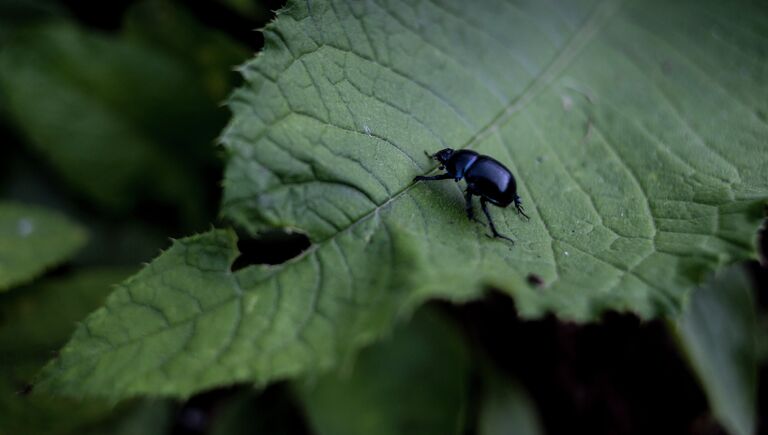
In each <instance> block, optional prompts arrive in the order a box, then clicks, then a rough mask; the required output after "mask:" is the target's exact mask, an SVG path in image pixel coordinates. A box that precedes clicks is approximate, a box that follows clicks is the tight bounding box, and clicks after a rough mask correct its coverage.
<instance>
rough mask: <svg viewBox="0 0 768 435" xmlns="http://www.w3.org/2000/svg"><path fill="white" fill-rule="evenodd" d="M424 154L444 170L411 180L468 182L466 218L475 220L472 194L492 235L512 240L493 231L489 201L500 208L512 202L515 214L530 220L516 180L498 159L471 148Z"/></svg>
mask: <svg viewBox="0 0 768 435" xmlns="http://www.w3.org/2000/svg"><path fill="white" fill-rule="evenodd" d="M426 154H427V156H428V157H429V158H431V159H435V160H437V161H438V162H440V169H444V170H445V171H446V172H445V173H444V174H440V175H434V176H431V177H425V176H422V175H419V176H418V177H416V178H414V179H413V181H432V180H448V179H451V178H453V179H454V180H455V181H456V182H458V181H459V180H461V179H462V178H464V179H465V180H466V182H467V189H466V190H465V191H464V193H465V197H464V198H465V199H466V210H467V217H468V218H469V219H470V220H475V215H474V210H473V209H472V195H477V196H479V197H480V207H481V208H482V209H483V213H485V217H486V218H488V225H489V226H490V227H491V233H492V234H493V237H498V238H500V239H504V240H508V241H510V242H512V243H515V242H514V240H512V239H511V238H509V237H507V236H505V235H503V234H500V233H499V232H498V231H496V225H494V224H493V219H491V214H490V213H489V212H488V208H487V203H489V202H490V203H491V204H493V205H496V206H498V207H502V208H504V207H507V206H508V205H510V204H515V209H516V210H517V213H518V214H519V215H521V216H524V217H525V218H526V219H529V218H528V215H527V214H525V211H524V210H523V205H522V204H521V202H520V197H519V196H517V183H516V182H515V176H514V175H512V172H511V171H510V170H509V169H507V167H506V166H504V165H502V164H501V163H499V162H498V161H497V160H495V159H493V158H491V157H488V156H484V155H482V154H478V153H476V152H474V151H469V150H458V151H454V150H453V149H451V148H446V149H443V150H440V151H438V152H436V153H435V154H429V153H426Z"/></svg>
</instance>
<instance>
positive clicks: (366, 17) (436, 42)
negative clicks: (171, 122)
mask: <svg viewBox="0 0 768 435" xmlns="http://www.w3.org/2000/svg"><path fill="white" fill-rule="evenodd" d="M470 11H471V13H470ZM766 19H768V11H766V9H765V8H758V7H753V6H751V5H750V4H749V3H748V2H739V4H738V5H737V4H729V5H727V6H725V5H722V4H721V3H719V2H715V1H707V2H704V3H701V2H699V1H681V2H674V3H670V2H665V1H660V0H658V1H651V2H648V1H626V2H619V1H610V0H607V1H600V2H597V1H589V0H585V1H576V2H573V1H567V2H566V1H563V2H560V3H559V4H551V3H548V2H544V3H542V2H514V3H512V4H510V3H509V2H506V1H495V0H485V1H482V2H478V3H473V4H472V6H471V8H470V7H469V6H467V5H466V4H464V3H462V2H458V1H451V0H432V1H427V0H424V1H420V2H415V3H414V2H397V1H385V0H377V1H373V2H365V3H360V2H343V1H312V2H300V1H293V2H290V3H289V6H288V7H287V8H286V10H285V11H284V12H283V13H282V14H280V15H279V16H278V19H277V21H276V22H275V23H274V24H273V25H270V26H268V27H267V29H266V30H265V38H266V41H267V42H266V48H265V50H264V53H262V54H261V55H260V56H257V57H256V58H255V59H254V60H252V61H251V62H249V63H247V64H246V65H244V66H243V67H242V71H243V73H244V75H245V77H246V80H247V84H246V86H244V87H242V88H241V89H239V90H237V91H236V92H235V94H234V95H233V97H232V99H231V102H230V106H231V107H232V109H233V110H234V117H233V120H232V122H231V123H230V125H229V127H228V128H227V130H226V131H225V133H224V135H223V141H224V143H225V144H226V146H227V149H228V150H229V152H230V160H229V164H228V166H227V171H226V179H225V182H224V187H225V190H224V203H223V204H224V205H223V213H224V214H225V215H226V216H227V217H229V218H231V219H232V220H233V221H234V222H236V223H237V224H238V225H239V226H242V227H243V228H245V229H247V230H248V231H249V232H251V233H254V234H255V233H258V232H259V231H261V230H265V229H268V228H273V227H287V228H297V229H299V230H300V231H303V232H306V233H307V234H308V235H309V237H310V239H311V240H312V241H313V242H314V243H315V249H316V250H315V251H314V252H316V254H315V255H317V256H327V257H329V258H330V257H333V256H335V257H337V258H338V259H337V260H335V261H333V262H332V263H329V264H328V266H327V269H326V271H325V272H326V275H327V274H331V273H333V272H331V271H338V273H341V274H344V273H345V272H343V270H345V267H346V266H345V265H344V264H343V263H342V261H341V258H342V257H343V256H344V255H346V256H347V257H351V255H348V252H349V251H350V250H354V249H359V248H360V247H361V246H364V245H366V244H368V243H369V241H370V240H377V241H379V243H381V249H383V250H385V251H389V252H390V253H391V255H390V256H389V257H387V258H386V259H384V258H382V259H380V261H379V262H378V263H377V267H375V268H372V269H371V268H366V267H364V264H365V263H366V262H368V261H369V260H368V259H362V260H360V262H361V263H362V264H349V266H350V268H351V269H352V270H353V271H354V274H355V276H354V280H353V281H352V282H350V283H349V284H348V285H347V286H348V289H347V291H348V292H362V291H371V292H373V291H379V290H374V289H366V284H364V281H365V279H366V277H368V276H370V274H379V273H380V272H381V269H387V270H389V271H390V273H392V274H397V275H403V274H405V271H401V270H398V269H396V268H394V267H392V266H391V265H390V264H389V263H388V259H389V258H392V259H397V258H401V257H403V256H406V255H407V256H409V257H411V258H413V265H414V266H413V267H412V268H409V269H408V273H410V276H411V277H413V286H411V287H409V288H407V289H405V293H407V294H409V295H410V296H413V297H434V296H439V297H447V298H451V299H463V298H467V297H472V296H475V295H477V294H478V291H479V290H480V289H481V288H482V287H484V286H488V285H493V286H495V287H498V288H501V289H503V290H505V291H507V292H509V293H511V294H512V295H513V296H514V297H515V302H516V306H517V308H518V309H519V310H520V312H521V313H522V315H523V316H525V317H535V316H540V315H542V314H543V313H545V312H554V313H556V314H557V315H559V316H560V317H563V318H568V319H576V320H591V319H595V318H596V317H597V316H598V315H599V314H600V313H601V312H602V311H604V310H606V309H614V310H622V311H633V312H635V313H637V314H639V315H641V316H642V317H644V318H649V317H652V316H656V315H659V314H672V313H676V312H679V310H680V306H681V301H682V299H683V297H684V295H685V294H686V293H687V292H688V291H690V290H691V289H692V288H694V287H695V285H696V284H698V283H699V282H700V281H701V280H702V279H703V277H704V276H705V275H706V273H707V272H709V271H712V270H714V269H716V268H718V267H720V266H721V265H723V264H726V263H730V262H733V261H734V260H736V259H741V258H753V257H754V256H755V247H754V240H753V239H754V235H755V231H756V229H757V227H758V225H759V222H760V218H761V215H762V205H763V204H764V203H765V201H766V198H768V171H766V170H765V168H766V167H768V152H766V146H765V138H766V137H768V121H766V118H767V117H768V116H767V114H768V87H767V86H766V81H765V80H764V77H765V74H766V73H768V52H766V51H765V50H763V49H761V47H762V45H763V41H762V39H760V38H759V37H758V36H757V35H759V34H760V30H759V29H761V27H760V26H761V25H762V24H761V23H763V22H764V20H766ZM761 20H763V21H761ZM445 147H451V148H471V149H474V150H477V151H478V152H481V153H484V154H489V155H492V156H494V157H495V158H497V159H499V160H500V161H501V162H502V163H504V164H505V165H508V166H509V168H510V169H512V170H513V172H514V173H515V175H516V176H517V181H518V188H519V194H520V196H521V197H522V200H523V202H524V203H525V206H526V210H528V214H529V215H530V216H531V220H530V222H524V221H522V220H521V219H519V218H518V216H516V215H515V212H514V210H513V209H506V210H502V209H498V208H495V207H491V214H492V215H493V216H494V218H495V220H496V222H497V225H498V226H499V229H500V231H501V232H503V233H506V234H509V235H511V236H512V237H513V238H515V239H516V240H517V244H516V245H515V246H514V247H510V245H509V244H508V243H506V242H503V241H499V240H492V239H489V238H488V237H486V236H485V234H486V233H488V230H487V229H486V228H484V224H477V223H473V222H469V221H468V220H467V219H466V217H465V216H464V206H463V205H464V199H463V193H462V189H463V182H462V183H460V184H455V183H453V182H451V181H443V182H430V183H412V182H411V180H412V179H413V177H414V176H416V175H422V174H426V173H430V172H431V171H432V170H433V169H434V168H435V163H434V162H432V161H430V160H429V159H428V158H427V157H425V156H424V154H423V151H424V150H427V151H435V150H439V149H441V148H445ZM475 207H477V204H476V205H475ZM478 213H479V211H478ZM360 227H367V228H368V230H366V231H365V233H366V234H370V236H366V237H354V236H352V234H354V233H355V232H359V231H361V230H360V229H359V228H360ZM388 239H389V241H388ZM395 239H400V240H404V243H402V244H401V245H400V246H398V245H396V243H395V242H394V241H393V240H395ZM371 255H373V253H371V254H367V256H368V257H370V256H371ZM351 263H357V260H356V259H354V258H353V259H352V260H351ZM530 273H534V274H536V275H538V276H540V277H542V278H543V281H544V282H545V283H546V288H545V289H543V290H539V289H537V288H533V286H531V285H527V284H525V278H526V276H528V274H530ZM381 291H383V290H381ZM339 292H340V293H342V292H341V291H339Z"/></svg>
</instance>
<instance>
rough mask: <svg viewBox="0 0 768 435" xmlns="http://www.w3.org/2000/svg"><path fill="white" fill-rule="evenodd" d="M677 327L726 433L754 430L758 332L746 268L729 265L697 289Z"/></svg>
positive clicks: (747, 433) (745, 433)
mask: <svg viewBox="0 0 768 435" xmlns="http://www.w3.org/2000/svg"><path fill="white" fill-rule="evenodd" d="M677 330H678V337H679V342H680V344H681V346H682V348H683V350H684V351H685V353H686V354H687V355H688V358H689V361H690V363H691V365H692V366H693V369H694V371H695V372H696V374H697V375H698V376H699V379H700V380H701V383H702V385H703V386H704V391H705V393H706V394H707V398H708V399H709V403H710V406H711V407H712V409H713V411H714V413H715V416H716V417H717V418H718V420H719V421H720V422H721V423H722V424H723V425H724V426H725V428H726V429H728V432H729V433H732V434H736V435H750V434H753V433H755V427H756V426H755V425H756V421H757V420H756V418H757V373H758V372H757V365H758V359H757V358H758V355H757V337H758V331H757V319H756V314H755V308H754V305H753V303H752V297H751V284H750V282H749V277H748V276H747V275H746V272H745V270H744V269H743V268H742V267H737V266H734V267H731V268H729V269H726V270H725V271H723V272H721V273H720V274H719V275H717V276H716V277H714V279H712V280H710V281H709V282H707V283H706V284H705V285H704V286H703V287H701V288H699V289H697V290H696V291H695V292H694V293H693V295H692V297H691V301H690V305H689V306H688V307H687V309H686V310H685V312H684V313H683V316H682V317H681V318H680V319H679V320H678V321H677Z"/></svg>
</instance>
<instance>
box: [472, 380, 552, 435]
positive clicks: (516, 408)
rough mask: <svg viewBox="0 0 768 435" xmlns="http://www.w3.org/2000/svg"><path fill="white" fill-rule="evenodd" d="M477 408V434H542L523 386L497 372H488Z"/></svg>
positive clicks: (537, 417) (534, 409)
mask: <svg viewBox="0 0 768 435" xmlns="http://www.w3.org/2000/svg"><path fill="white" fill-rule="evenodd" d="M486 390H487V391H486V392H485V394H484V397H483V402H482V405H481V408H480V416H479V426H480V427H479V431H478V433H479V434H480V435H504V434H516V435H540V434H543V433H544V429H543V428H542V425H541V421H540V420H539V416H538V414H537V412H536V407H535V405H534V404H533V401H532V400H531V398H530V397H528V394H527V393H526V392H525V390H524V389H523V387H521V386H520V385H518V384H517V383H516V382H512V381H510V380H507V379H504V378H503V377H501V376H500V375H498V374H493V375H490V374H489V375H488V379H487V380H486Z"/></svg>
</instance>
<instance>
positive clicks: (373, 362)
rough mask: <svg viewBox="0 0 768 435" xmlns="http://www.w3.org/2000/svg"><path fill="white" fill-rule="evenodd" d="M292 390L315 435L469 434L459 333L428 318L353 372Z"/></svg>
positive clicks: (371, 352) (369, 352)
mask: <svg viewBox="0 0 768 435" xmlns="http://www.w3.org/2000/svg"><path fill="white" fill-rule="evenodd" d="M295 386H296V389H297V391H299V395H300V397H301V398H302V400H303V403H304V409H305V410H306V412H307V416H308V418H309V421H310V423H311V425H312V427H313V429H314V432H315V433H317V434H319V435H325V434H335V435H344V434H363V433H364V434H372V435H393V434H425V433H435V434H438V433H439V434H446V435H447V434H462V433H465V432H466V429H467V428H466V427H465V426H466V408H467V406H468V403H467V401H468V400H469V358H468V353H467V350H466V349H465V347H464V343H463V342H462V340H461V337H460V336H459V335H458V334H457V331H456V330H455V329H454V328H453V327H452V326H451V325H450V324H448V323H447V322H446V321H445V320H443V319H441V318H440V317H439V316H438V315H437V314H436V313H432V312H429V311H426V312H420V313H419V314H417V315H416V317H415V318H414V319H413V320H412V321H411V322H410V323H409V324H408V325H406V326H404V327H401V328H399V329H398V330H396V331H395V333H394V334H393V336H392V337H390V338H388V339H386V340H384V341H382V342H381V343H378V344H376V345H375V346H372V347H371V348H369V349H366V350H364V351H363V352H361V354H360V356H359V358H358V359H357V360H356V361H355V363H354V369H353V370H352V371H351V373H349V370H346V373H345V372H341V373H331V374H327V375H325V376H321V377H320V378H319V379H309V380H304V381H299V382H297V383H295ZM508 433H509V432H508Z"/></svg>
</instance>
